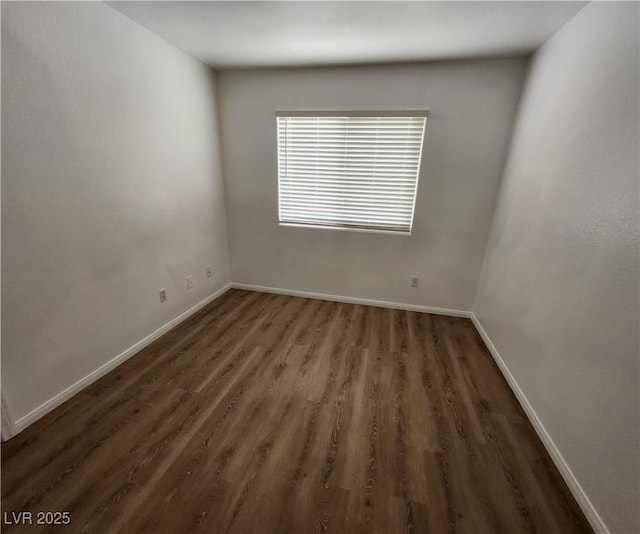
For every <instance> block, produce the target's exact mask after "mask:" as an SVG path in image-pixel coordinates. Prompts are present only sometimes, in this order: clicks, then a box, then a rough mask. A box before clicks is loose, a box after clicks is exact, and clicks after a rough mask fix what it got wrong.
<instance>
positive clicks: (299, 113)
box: [275, 108, 429, 237]
mask: <svg viewBox="0 0 640 534" xmlns="http://www.w3.org/2000/svg"><path fill="white" fill-rule="evenodd" d="M280 117H349V118H351V117H375V118H377V117H423V118H424V119H425V123H424V128H423V131H422V139H421V143H420V151H419V154H418V166H417V173H416V185H415V195H414V197H413V204H412V206H411V219H410V221H411V222H410V226H409V230H408V231H405V230H391V229H385V228H365V227H357V226H344V225H339V224H336V225H331V224H305V223H298V222H287V221H284V222H283V221H282V220H281V214H280V199H281V197H280V176H281V175H280V159H281V158H280V137H279V133H280V132H279V129H278V119H279V118H280ZM428 118H429V109H428V108H425V109H401V110H389V109H385V110H277V111H276V113H275V126H276V128H275V129H276V157H277V175H276V182H277V194H278V213H277V221H278V226H283V227H290V228H310V229H319V230H338V231H342V232H363V233H372V234H385V235H395V236H405V237H410V236H411V235H412V233H413V221H414V217H415V209H416V202H417V200H418V189H419V186H420V172H421V167H422V153H423V150H424V141H425V136H426V129H427V119H428Z"/></svg>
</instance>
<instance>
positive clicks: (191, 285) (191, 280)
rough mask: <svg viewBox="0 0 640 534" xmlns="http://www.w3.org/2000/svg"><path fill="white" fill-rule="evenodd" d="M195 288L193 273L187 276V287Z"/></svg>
mask: <svg viewBox="0 0 640 534" xmlns="http://www.w3.org/2000/svg"><path fill="white" fill-rule="evenodd" d="M191 288H193V275H191V274H190V275H189V276H187V289H191Z"/></svg>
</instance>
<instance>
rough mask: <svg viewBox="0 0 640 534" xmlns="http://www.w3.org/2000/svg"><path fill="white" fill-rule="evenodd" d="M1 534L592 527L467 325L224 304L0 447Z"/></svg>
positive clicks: (263, 300) (361, 310)
mask: <svg viewBox="0 0 640 534" xmlns="http://www.w3.org/2000/svg"><path fill="white" fill-rule="evenodd" d="M2 510H3V512H12V511H13V512H17V511H21V510H28V511H32V512H34V513H35V512H37V511H47V510H50V511H59V510H60V511H61V510H68V511H69V512H70V513H71V524H70V525H69V526H67V527H60V526H58V527H44V526H40V527H38V526H37V525H33V526H18V525H4V526H3V531H6V532H21V531H24V532H38V531H57V532H61V531H68V532H110V533H111V532H154V533H157V532H165V533H173V532H175V533H182V532H205V533H219V532H237V533H276V532H277V533H307V532H337V533H343V532H344V533H356V532H379V533H396V532H416V533H419V532H425V533H435V534H440V533H447V532H451V533H510V534H513V533H521V532H522V533H535V532H537V533H559V534H571V533H584V532H591V530H590V528H589V526H588V525H587V523H586V521H585V519H584V517H583V516H582V513H581V512H580V510H579V508H578V507H577V505H576V503H575V502H574V500H573V498H572V496H571V495H570V493H569V491H568V489H567V488H566V486H565V484H564V482H563V481H562V479H561V477H560V475H559V473H558V471H557V470H556V469H555V467H554V465H553V463H552V462H551V459H550V458H549V456H548V455H547V453H546V451H545V450H544V448H543V446H542V444H541V442H540V441H539V439H538V438H537V436H536V434H535V432H534V430H533V428H532V427H531V425H530V424H529V422H528V420H527V419H526V416H525V415H524V413H523V411H522V410H521V408H520V406H519V405H518V403H517V401H516V399H515V397H514V396H513V394H512V393H511V391H510V390H509V387H508V385H507V384H506V382H505V381H504V379H503V378H502V375H501V374H500V371H499V370H498V368H497V367H496V365H495V363H494V362H493V360H492V358H491V356H490V354H489V353H488V351H487V350H486V348H485V347H484V345H483V343H482V341H481V339H480V338H479V336H478V334H477V333H476V331H475V329H474V327H473V325H472V323H471V322H470V321H469V320H468V319H459V318H451V317H444V316H436V315H429V314H424V313H416V312H408V311H399V310H393V309H383V308H374V307H367V306H360V305H352V304H343V303H334V302H326V301H320V300H312V299H304V298H293V297H287V296H283V295H272V294H262V293H256V292H248V291H240V290H232V291H229V292H228V293H226V294H225V295H223V296H222V297H221V298H219V299H218V300H217V301H215V302H213V303H212V304H210V305H209V306H207V307H206V308H205V309H203V310H202V311H200V312H199V313H198V314H196V315H194V316H193V317H191V318H189V319H188V320H187V321H185V322H184V323H182V324H181V325H179V326H178V327H176V328H175V329H174V330H172V331H171V332H169V333H168V334H166V335H165V336H163V337H162V338H160V339H158V340H157V341H155V342H154V343H153V344H152V345H150V346H149V347H147V348H146V349H144V350H143V351H142V352H140V353H139V354H137V355H136V356H134V357H133V358H131V359H130V360H128V361H127V362H125V363H124V364H122V365H121V366H120V367H118V368H117V369H115V370H113V371H112V372H111V373H109V374H108V375H106V376H104V377H103V378H102V379H100V380H99V381H98V382H96V383H94V384H93V385H91V386H90V387H89V388H87V389H86V390H84V391H83V392H81V393H80V394H78V395H76V396H75V397H73V398H72V399H70V400H69V401H67V402H66V403H65V404H63V405H62V406H60V407H59V408H57V409H56V410H54V411H53V412H51V413H50V414H48V415H47V416H46V417H44V418H43V419H41V420H40V421H38V422H37V423H35V424H34V425H32V426H31V427H29V428H28V429H26V430H25V431H24V432H23V433H22V434H20V435H19V436H17V437H15V438H14V439H12V440H10V441H9V442H7V443H4V444H3V445H2Z"/></svg>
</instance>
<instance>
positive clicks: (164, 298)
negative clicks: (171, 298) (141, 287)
mask: <svg viewBox="0 0 640 534" xmlns="http://www.w3.org/2000/svg"><path fill="white" fill-rule="evenodd" d="M159 293H160V302H167V290H166V289H161V290H160V291H159Z"/></svg>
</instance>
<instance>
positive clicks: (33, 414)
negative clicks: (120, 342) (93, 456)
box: [3, 283, 231, 439]
mask: <svg viewBox="0 0 640 534" xmlns="http://www.w3.org/2000/svg"><path fill="white" fill-rule="evenodd" d="M229 289H231V283H228V284H226V285H224V286H223V287H221V288H220V289H218V290H217V291H215V292H214V293H212V294H211V295H209V296H208V297H207V298H205V299H203V300H201V301H200V302H198V303H197V304H196V305H194V306H192V307H191V308H189V309H188V310H187V311H185V312H183V313H181V314H180V315H178V316H177V317H175V318H174V319H171V321H169V322H168V323H166V324H165V325H163V326H161V327H160V328H158V329H157V330H156V331H155V332H152V333H151V334H149V335H148V336H147V337H145V338H144V339H141V340H140V341H138V342H137V343H136V344H135V345H132V346H131V347H129V348H128V349H126V350H125V351H124V352H121V353H120V354H118V355H117V356H116V357H115V358H112V359H111V360H109V361H108V362H107V363H105V364H104V365H101V366H100V367H98V368H97V369H96V370H95V371H92V372H91V373H89V374H88V375H87V376H85V377H84V378H81V379H80V380H78V381H77V382H76V383H75V384H72V385H71V386H69V387H68V388H66V389H64V390H63V391H61V392H60V393H58V394H57V395H55V396H54V397H52V398H51V399H49V400H48V401H46V402H45V403H43V404H41V405H40V406H38V407H37V408H35V409H34V410H32V411H30V412H29V413H28V414H27V415H25V416H23V417H20V418H19V419H18V420H16V421H14V422H13V426H14V435H15V434H17V433H19V432H21V431H22V430H24V429H25V428H27V427H28V426H29V425H31V424H32V423H34V422H36V421H37V420H38V419H40V418H41V417H44V416H45V415H46V414H48V413H49V412H50V411H51V410H53V409H54V408H56V407H58V406H60V404H62V403H63V402H64V401H66V400H68V399H70V398H71V397H73V396H74V395H75V394H76V393H79V392H80V391H81V390H83V389H84V388H86V387H87V386H88V385H89V384H92V383H93V382H95V381H96V380H98V379H99V378H101V377H103V376H104V375H106V374H107V373H108V372H109V371H111V370H112V369H115V368H116V367H117V366H118V365H120V364H121V363H122V362H124V361H125V360H128V359H129V358H131V356H133V355H134V354H136V353H138V352H140V351H141V350H142V349H144V348H145V347H146V346H147V345H150V344H151V343H152V342H153V341H155V340H156V339H158V338H159V337H160V336H162V335H163V334H166V333H167V332H168V331H169V330H171V329H172V328H174V327H175V326H177V325H178V324H180V323H181V322H182V321H184V320H185V319H187V318H189V317H190V316H192V315H193V314H194V313H196V312H198V311H200V310H201V309H202V308H204V307H205V306H206V305H207V304H209V303H210V302H213V301H214V300H215V299H217V298H218V297H220V296H221V295H222V294H224V293H226V292H227V291H228V290H229ZM3 413H4V410H3ZM3 422H4V416H3ZM9 437H12V436H4V435H3V439H8V438H9Z"/></svg>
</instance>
